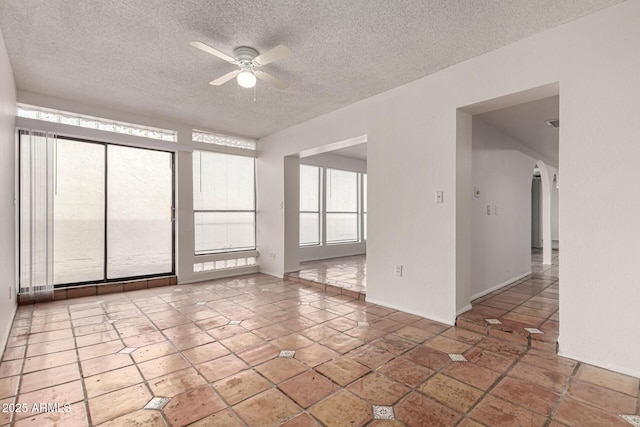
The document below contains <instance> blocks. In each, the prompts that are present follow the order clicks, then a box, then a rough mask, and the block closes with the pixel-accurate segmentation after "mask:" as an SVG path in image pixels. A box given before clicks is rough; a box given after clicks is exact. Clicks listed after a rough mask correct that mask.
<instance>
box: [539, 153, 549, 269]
mask: <svg viewBox="0 0 640 427" xmlns="http://www.w3.org/2000/svg"><path fill="white" fill-rule="evenodd" d="M537 165H538V169H540V179H541V180H542V185H541V187H542V264H551V253H552V250H553V241H552V240H551V184H552V182H551V176H550V175H549V169H548V168H547V165H545V164H544V162H542V161H538V162H537Z"/></svg>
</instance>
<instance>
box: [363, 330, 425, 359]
mask: <svg viewBox="0 0 640 427" xmlns="http://www.w3.org/2000/svg"><path fill="white" fill-rule="evenodd" d="M371 344H372V345H375V346H376V347H380V348H381V349H383V350H386V351H388V352H390V353H393V354H396V355H400V354H402V353H404V352H406V351H407V350H410V349H412V348H413V347H415V345H416V344H415V343H413V342H411V341H409V340H406V339H404V338H400V337H399V336H397V335H392V334H390V335H387V336H384V337H382V338H380V339H377V340H375V341H373V342H372V343H371Z"/></svg>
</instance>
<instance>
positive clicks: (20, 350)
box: [2, 345, 27, 361]
mask: <svg viewBox="0 0 640 427" xmlns="http://www.w3.org/2000/svg"><path fill="white" fill-rule="evenodd" d="M26 350H27V346H24V345H23V346H19V347H11V348H6V349H5V350H4V354H3V355H2V360H3V361H5V360H16V359H22V358H23V357H24V354H25V352H26Z"/></svg>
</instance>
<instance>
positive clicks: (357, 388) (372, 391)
mask: <svg viewBox="0 0 640 427" xmlns="http://www.w3.org/2000/svg"><path fill="white" fill-rule="evenodd" d="M347 389H348V390H349V391H350V392H352V393H353V394H355V395H357V396H359V397H361V398H362V399H364V400H366V401H367V402H369V403H371V404H372V405H382V406H391V405H393V404H394V403H395V402H397V401H398V400H400V399H401V398H402V397H403V396H404V395H405V394H407V393H408V392H409V388H408V387H406V386H404V385H403V384H400V383H399V382H396V381H393V380H392V379H389V378H387V377H386V376H384V375H382V374H379V373H377V372H372V373H370V374H368V375H365V376H364V377H362V378H360V379H359V380H357V381H355V382H354V383H352V384H351V385H349V387H347Z"/></svg>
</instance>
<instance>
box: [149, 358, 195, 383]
mask: <svg viewBox="0 0 640 427" xmlns="http://www.w3.org/2000/svg"><path fill="white" fill-rule="evenodd" d="M187 367H189V364H188V363H187V361H186V360H184V357H182V355H181V354H178V353H176V354H170V355H168V356H162V357H159V358H157V359H153V360H149V361H147V362H142V363H138V368H139V369H140V372H142V375H143V376H144V378H145V379H147V380H151V379H153V378H157V377H159V376H162V375H165V374H168V373H171V372H175V371H179V370H180V369H184V368H187Z"/></svg>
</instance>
